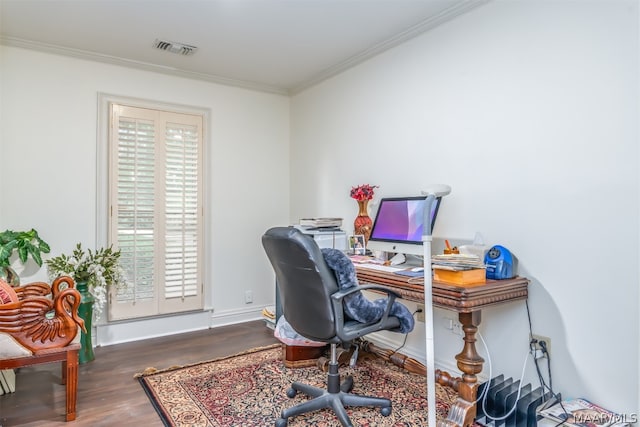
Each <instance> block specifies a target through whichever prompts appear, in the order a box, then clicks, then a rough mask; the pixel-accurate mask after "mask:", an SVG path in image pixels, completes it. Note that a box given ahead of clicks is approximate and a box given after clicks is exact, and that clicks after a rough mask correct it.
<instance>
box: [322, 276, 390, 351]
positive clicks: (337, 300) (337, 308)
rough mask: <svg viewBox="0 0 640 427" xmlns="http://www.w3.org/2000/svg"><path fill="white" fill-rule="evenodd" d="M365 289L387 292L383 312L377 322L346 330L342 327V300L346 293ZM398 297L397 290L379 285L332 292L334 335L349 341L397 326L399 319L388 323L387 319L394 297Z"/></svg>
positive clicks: (343, 321) (349, 293) (343, 323)
mask: <svg viewBox="0 0 640 427" xmlns="http://www.w3.org/2000/svg"><path fill="white" fill-rule="evenodd" d="M366 290H373V291H381V292H384V293H385V294H387V298H386V305H385V309H384V313H383V314H382V317H381V318H380V319H379V320H378V321H377V322H374V323H370V324H366V323H360V325H362V327H358V328H349V330H348V331H346V330H345V327H344V326H345V319H344V307H343V300H344V298H345V297H346V296H347V295H351V294H353V293H355V292H359V291H366ZM399 297H400V295H399V294H398V293H397V292H395V291H393V290H391V289H389V288H386V287H384V286H380V285H358V286H354V287H351V288H348V289H344V290H340V291H338V292H335V293H333V294H332V295H331V303H332V304H333V311H334V313H335V316H336V335H337V336H338V337H339V338H340V339H341V340H343V341H351V340H353V339H355V338H359V337H361V336H364V335H367V334H369V333H371V332H376V331H380V330H384V329H390V328H394V327H397V326H398V325H399V321H398V322H397V323H395V322H393V323H390V322H391V319H389V313H390V311H391V307H392V306H393V303H394V302H395V300H396V298H399ZM363 298H364V297H363Z"/></svg>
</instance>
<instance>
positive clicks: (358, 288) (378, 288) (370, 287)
mask: <svg viewBox="0 0 640 427" xmlns="http://www.w3.org/2000/svg"><path fill="white" fill-rule="evenodd" d="M367 290H373V291H381V292H384V293H386V294H387V295H392V296H393V297H394V299H395V298H400V294H399V293H397V292H396V291H393V290H391V289H389V288H387V287H385V286H380V285H358V286H353V287H351V288H348V289H342V290H339V291H338V292H336V293H334V294H332V295H331V298H333V299H336V300H341V299H343V298H344V297H346V296H347V295H349V294H352V293H354V292H357V291H367Z"/></svg>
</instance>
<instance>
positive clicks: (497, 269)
mask: <svg viewBox="0 0 640 427" xmlns="http://www.w3.org/2000/svg"><path fill="white" fill-rule="evenodd" d="M484 263H485V266H486V269H487V279H492V280H502V279H511V278H512V277H514V276H515V274H514V268H513V256H511V252H509V249H507V248H505V247H504V246H500V245H495V246H493V247H492V248H491V249H489V252H487V254H486V255H485V257H484Z"/></svg>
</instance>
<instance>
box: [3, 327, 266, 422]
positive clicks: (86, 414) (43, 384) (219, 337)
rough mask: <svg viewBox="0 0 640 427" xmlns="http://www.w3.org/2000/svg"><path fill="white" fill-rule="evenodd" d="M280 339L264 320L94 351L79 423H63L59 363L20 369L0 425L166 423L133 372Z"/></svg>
mask: <svg viewBox="0 0 640 427" xmlns="http://www.w3.org/2000/svg"><path fill="white" fill-rule="evenodd" d="M277 342H278V341H277V340H276V339H275V338H274V337H273V331H271V330H269V329H268V328H267V327H266V326H265V324H264V322H263V321H261V320H259V321H254V322H247V323H242V324H238V325H232V326H224V327H219V328H215V329H209V330H206V331H198V332H190V333H186V334H180V335H174V336H170V337H163V338H154V339H150V340H145V341H138V342H134V343H125V344H118V345H113V346H108V347H99V348H96V349H95V354H96V360H94V361H92V362H89V363H86V364H83V365H80V371H79V374H78V377H79V380H78V406H77V418H76V420H75V421H71V422H65V421H64V413H65V388H64V386H63V385H60V379H61V377H60V373H61V368H60V364H59V363H52V364H47V365H39V366H34V367H29V368H22V369H21V370H20V371H19V372H18V374H17V376H16V388H17V390H16V393H12V394H6V395H3V396H0V427H11V426H25V427H26V426H69V427H77V426H92V427H95V426H109V427H110V426H134V425H136V426H162V422H161V421H160V418H159V417H158V415H157V414H156V412H155V410H154V409H153V407H152V406H151V403H150V401H149V399H148V398H147V396H146V394H145V393H144V391H143V390H142V387H141V386H140V384H139V383H138V381H137V380H135V379H134V378H133V376H134V374H136V373H139V372H142V371H144V369H145V368H147V367H155V368H158V369H162V368H167V367H169V366H173V365H185V364H189V363H195V362H200V361H204V360H210V359H215V358H217V357H222V356H227V355H230V354H234V353H238V352H241V351H244V350H248V349H250V348H254V347H261V346H265V345H269V344H273V343H277Z"/></svg>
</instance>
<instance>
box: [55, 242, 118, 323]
mask: <svg viewBox="0 0 640 427" xmlns="http://www.w3.org/2000/svg"><path fill="white" fill-rule="evenodd" d="M119 261H120V251H119V250H117V251H114V250H113V248H112V247H108V248H101V249H98V250H96V251H95V252H93V251H91V249H89V250H87V252H85V251H84V250H83V249H82V246H81V245H80V243H78V244H77V245H76V248H75V249H74V251H73V253H72V254H71V255H70V256H69V255H65V254H62V255H59V256H57V257H55V258H51V259H49V260H47V261H46V263H47V271H48V273H49V278H50V279H51V280H53V279H55V278H56V277H58V276H61V275H66V276H71V278H72V279H73V280H74V281H75V282H76V283H78V282H86V283H87V285H88V289H89V292H91V294H92V295H93V296H94V298H95V303H94V314H95V316H96V318H99V317H100V314H101V313H102V308H103V307H104V305H105V304H106V302H107V290H108V288H109V286H116V287H117V288H126V286H127V279H126V277H125V272H124V270H123V269H122V267H121V266H120V263H119Z"/></svg>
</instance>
